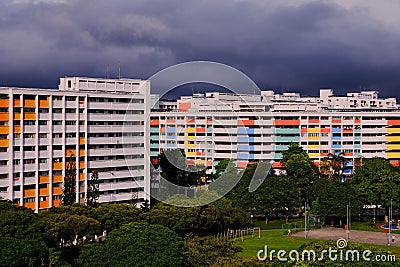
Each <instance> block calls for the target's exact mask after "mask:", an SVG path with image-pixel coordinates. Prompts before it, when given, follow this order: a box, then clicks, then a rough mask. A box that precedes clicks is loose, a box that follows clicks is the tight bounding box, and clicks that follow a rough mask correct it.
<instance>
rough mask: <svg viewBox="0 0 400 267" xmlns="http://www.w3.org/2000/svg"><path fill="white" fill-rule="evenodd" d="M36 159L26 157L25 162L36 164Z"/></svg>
mask: <svg viewBox="0 0 400 267" xmlns="http://www.w3.org/2000/svg"><path fill="white" fill-rule="evenodd" d="M35 163H36V160H35V159H24V164H35Z"/></svg>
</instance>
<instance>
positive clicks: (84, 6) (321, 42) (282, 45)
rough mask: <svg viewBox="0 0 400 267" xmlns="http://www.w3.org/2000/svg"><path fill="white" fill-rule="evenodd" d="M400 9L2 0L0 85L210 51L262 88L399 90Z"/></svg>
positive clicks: (125, 71) (151, 65)
mask: <svg viewBox="0 0 400 267" xmlns="http://www.w3.org/2000/svg"><path fill="white" fill-rule="evenodd" d="M399 14H400V1H398V0H382V1H375V0H332V1H313V0H286V1H285V0H279V1H278V0H276V1H265V0H254V1H250V0H249V1H246V0H234V1H232V0H218V1H215V0H197V1H181V0H168V1H166V0H156V1H152V0H150V1H149V0H143V1H142V0H113V1H111V0H110V1H100V0H68V1H67V0H65V1H64V0H2V1H0V86H20V87H42V88H56V87H57V85H58V79H59V77H64V76H90V77H92V76H93V77H105V76H106V75H107V69H108V74H109V76H111V77H117V76H118V66H120V67H121V75H122V76H124V77H129V78H142V79H146V78H149V77H150V76H152V75H153V74H154V73H156V72H158V71H160V70H162V69H163V68H166V67H168V66H171V65H174V64H177V63H182V62H186V61H193V60H210V61H216V62H221V63H224V64H227V65H230V66H232V67H234V68H237V69H238V70H240V71H242V72H244V73H245V74H247V75H248V76H249V77H250V78H252V79H253V80H254V81H255V82H256V83H257V84H258V86H259V87H260V88H261V89H275V90H276V91H277V92H282V91H299V92H302V93H305V94H307V95H318V93H319V88H333V89H335V92H337V93H344V92H346V91H348V90H353V91H359V90H361V89H365V90H379V91H380V92H381V95H383V96H396V97H398V98H400V90H399V89H400V16H399ZM107 66H109V67H108V68H107Z"/></svg>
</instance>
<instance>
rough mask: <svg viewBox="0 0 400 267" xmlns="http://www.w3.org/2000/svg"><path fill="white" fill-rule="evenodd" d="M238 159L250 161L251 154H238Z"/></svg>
mask: <svg viewBox="0 0 400 267" xmlns="http://www.w3.org/2000/svg"><path fill="white" fill-rule="evenodd" d="M237 158H238V159H249V154H238V156H237Z"/></svg>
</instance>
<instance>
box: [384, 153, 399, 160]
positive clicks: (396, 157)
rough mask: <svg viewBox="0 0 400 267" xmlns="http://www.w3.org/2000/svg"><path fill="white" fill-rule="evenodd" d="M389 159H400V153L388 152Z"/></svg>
mask: <svg viewBox="0 0 400 267" xmlns="http://www.w3.org/2000/svg"><path fill="white" fill-rule="evenodd" d="M387 155H388V159H400V152H388V153H387Z"/></svg>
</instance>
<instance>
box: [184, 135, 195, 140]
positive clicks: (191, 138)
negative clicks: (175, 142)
mask: <svg viewBox="0 0 400 267" xmlns="http://www.w3.org/2000/svg"><path fill="white" fill-rule="evenodd" d="M195 138H196V136H186V139H190V140H193V139H195Z"/></svg>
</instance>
